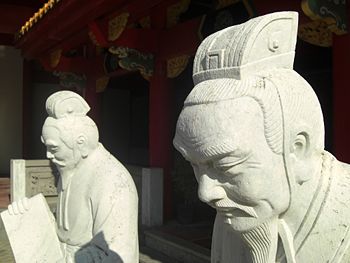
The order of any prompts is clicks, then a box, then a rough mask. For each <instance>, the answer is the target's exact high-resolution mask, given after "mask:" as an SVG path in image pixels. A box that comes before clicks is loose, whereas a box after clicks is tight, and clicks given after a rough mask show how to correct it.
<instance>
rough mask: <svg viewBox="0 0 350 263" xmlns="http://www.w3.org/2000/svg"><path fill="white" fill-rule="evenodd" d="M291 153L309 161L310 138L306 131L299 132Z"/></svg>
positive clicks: (294, 139) (293, 142)
mask: <svg viewBox="0 0 350 263" xmlns="http://www.w3.org/2000/svg"><path fill="white" fill-rule="evenodd" d="M290 152H291V153H292V154H294V156H295V157H296V158H297V159H299V160H303V159H307V158H308V157H309V154H310V136H309V133H308V132H306V131H302V132H298V133H297V134H296V135H295V136H294V138H293V141H292V143H291V149H290Z"/></svg>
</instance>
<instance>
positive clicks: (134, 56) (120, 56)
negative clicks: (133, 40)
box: [109, 47, 154, 80]
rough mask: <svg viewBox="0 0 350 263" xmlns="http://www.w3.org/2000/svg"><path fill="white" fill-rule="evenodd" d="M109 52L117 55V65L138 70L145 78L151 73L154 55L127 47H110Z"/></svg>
mask: <svg viewBox="0 0 350 263" xmlns="http://www.w3.org/2000/svg"><path fill="white" fill-rule="evenodd" d="M109 52H110V53H112V54H114V55H115V56H116V57H117V63H118V65H119V67H121V68H123V69H126V70H131V71H135V70H139V71H140V73H141V75H142V76H143V77H144V78H145V79H147V80H148V79H149V77H150V76H152V75H153V70H154V55H153V54H150V53H148V54H145V53H141V52H139V51H138V50H136V49H132V48H127V47H110V48H109Z"/></svg>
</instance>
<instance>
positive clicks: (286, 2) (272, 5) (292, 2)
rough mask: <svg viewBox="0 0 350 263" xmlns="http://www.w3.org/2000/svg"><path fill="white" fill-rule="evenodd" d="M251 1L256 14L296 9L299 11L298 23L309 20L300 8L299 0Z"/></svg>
mask: <svg viewBox="0 0 350 263" xmlns="http://www.w3.org/2000/svg"><path fill="white" fill-rule="evenodd" d="M252 2H253V7H254V8H255V10H256V12H257V15H258V16H260V15H265V14H268V13H272V12H278V11H297V12H298V13H299V23H306V22H310V21H311V20H310V19H309V18H308V17H307V16H306V15H305V14H304V12H303V10H302V9H301V2H302V1H301V0H297V1H296V0H283V1H275V0H264V1H261V0H255V1H252Z"/></svg>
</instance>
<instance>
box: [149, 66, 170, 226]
mask: <svg viewBox="0 0 350 263" xmlns="http://www.w3.org/2000/svg"><path fill="white" fill-rule="evenodd" d="M149 96H150V97H149V156H150V160H149V165H150V166H151V167H160V168H163V172H164V192H163V193H164V210H163V211H164V218H165V219H170V218H171V217H172V210H173V208H172V182H171V169H172V149H173V147H172V136H173V135H172V125H171V123H172V114H171V113H172V111H171V110H172V109H173V107H172V102H173V96H172V94H171V87H170V83H169V80H168V79H167V77H166V65H165V62H164V61H162V60H157V61H156V65H155V72H154V75H153V76H152V77H151V81H150V89H149Z"/></svg>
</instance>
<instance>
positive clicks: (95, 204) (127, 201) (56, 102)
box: [9, 91, 139, 263]
mask: <svg viewBox="0 0 350 263" xmlns="http://www.w3.org/2000/svg"><path fill="white" fill-rule="evenodd" d="M89 110H90V108H89V106H88V105H87V103H86V102H85V100H84V99H83V98H82V97H80V96H79V95H78V94H76V93H74V92H71V91H59V92H56V93H54V94H53V95H51V96H50V97H49V98H48V99H47V101H46V111H47V113H48V115H49V116H48V117H47V118H46V120H45V123H44V126H43V129H42V137H41V140H42V142H43V143H44V144H45V146H46V149H47V152H46V153H47V158H48V159H50V160H51V161H52V162H53V163H54V164H55V165H56V166H57V168H58V171H59V173H60V177H59V181H58V186H57V189H58V204H57V214H56V223H55V224H56V232H57V236H58V240H59V243H60V244H59V245H60V246H58V250H59V247H60V248H61V250H62V257H63V258H62V259H59V258H57V259H56V258H55V259H53V258H52V256H51V258H50V257H48V256H47V257H46V256H45V254H44V255H43V257H44V258H41V259H40V262H44V261H45V262H56V263H57V262H62V263H63V262H65V263H73V262H74V263H98V262H101V263H102V262H104V263H112V262H113V263H114V262H124V263H128V262H129V263H136V262H138V255H139V252H138V232H137V231H138V229H137V226H138V225H137V222H138V221H137V215H138V197H137V192H136V188H135V185H134V182H133V179H132V177H131V176H130V174H129V172H128V171H127V170H126V169H125V168H124V167H123V165H122V164H121V163H120V162H119V161H118V160H117V159H115V158H114V157H113V156H112V155H111V154H110V153H109V152H108V151H107V150H105V148H104V147H103V146H102V144H101V143H99V141H98V139H99V138H98V137H99V136H98V130H97V127H96V125H95V123H94V122H93V120H92V119H90V118H89V117H88V116H86V114H87V112H88V111H89ZM43 200H44V199H43ZM28 201H32V200H31V199H28V200H27V199H24V200H20V201H18V202H14V203H12V204H11V205H10V206H9V214H11V215H19V214H25V213H28V212H29V211H28V210H30V209H29V208H28ZM32 202H34V201H32ZM26 211H27V212H26ZM52 220H53V221H55V220H54V219H53V217H52ZM54 235H55V234H54ZM52 240H53V241H54V239H52ZM56 240H57V238H56ZM53 241H52V242H53ZM57 243H58V241H57ZM52 245H54V244H52ZM27 249H30V247H28V248H27ZM16 253H17V252H16ZM16 256H17V257H18V258H21V257H20V256H19V255H16V254H15V257H16ZM45 257H46V258H45ZM28 260H29V261H30V262H32V261H31V259H24V261H21V262H29V261H28ZM42 260H43V261H42Z"/></svg>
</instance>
